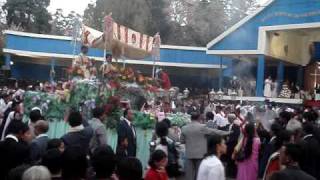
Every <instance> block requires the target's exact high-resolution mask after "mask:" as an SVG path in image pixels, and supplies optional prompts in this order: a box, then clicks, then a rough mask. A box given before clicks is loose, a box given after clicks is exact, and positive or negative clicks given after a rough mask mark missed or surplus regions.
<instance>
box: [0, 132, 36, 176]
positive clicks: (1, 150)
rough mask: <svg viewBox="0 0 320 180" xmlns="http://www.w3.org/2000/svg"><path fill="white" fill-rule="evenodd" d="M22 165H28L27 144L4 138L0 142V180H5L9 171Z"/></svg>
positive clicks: (28, 150) (28, 153) (28, 151)
mask: <svg viewBox="0 0 320 180" xmlns="http://www.w3.org/2000/svg"><path fill="white" fill-rule="evenodd" d="M24 163H30V148H29V146H28V145H27V143H24V142H16V141H15V140H14V139H12V138H6V139H5V140H4V141H1V142H0V179H5V177H6V176H7V175H8V173H9V171H10V170H11V169H13V168H15V167H17V166H19V165H22V164H24Z"/></svg>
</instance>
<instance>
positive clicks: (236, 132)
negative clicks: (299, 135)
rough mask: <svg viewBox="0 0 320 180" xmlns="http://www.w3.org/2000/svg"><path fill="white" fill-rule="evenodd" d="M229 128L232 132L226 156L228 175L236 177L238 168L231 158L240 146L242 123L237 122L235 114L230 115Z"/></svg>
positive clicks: (228, 140)
mask: <svg viewBox="0 0 320 180" xmlns="http://www.w3.org/2000/svg"><path fill="white" fill-rule="evenodd" d="M227 118H228V121H229V123H230V124H229V126H228V129H229V131H230V132H231V133H230V135H229V137H228V139H227V143H226V144H227V154H226V161H227V168H226V170H227V175H228V176H229V177H233V178H235V177H236V174H237V166H236V164H235V162H234V160H233V159H232V158H231V157H232V153H233V151H234V148H235V147H236V145H237V144H238V139H239V136H240V124H241V122H240V121H237V116H236V115H235V114H229V115H228V117H227Z"/></svg>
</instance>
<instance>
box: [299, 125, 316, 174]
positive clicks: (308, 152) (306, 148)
mask: <svg viewBox="0 0 320 180" xmlns="http://www.w3.org/2000/svg"><path fill="white" fill-rule="evenodd" d="M315 128H316V127H315V126H314V125H313V124H312V123H311V122H306V123H304V124H303V131H304V133H305V136H304V137H303V138H302V141H301V142H300V143H299V144H300V145H301V147H302V150H303V154H302V158H301V159H300V167H301V169H302V170H303V171H305V172H307V173H308V174H310V175H312V176H314V177H315V178H317V179H320V171H319V167H320V144H319V141H318V140H317V138H316V137H315V136H314V129H315Z"/></svg>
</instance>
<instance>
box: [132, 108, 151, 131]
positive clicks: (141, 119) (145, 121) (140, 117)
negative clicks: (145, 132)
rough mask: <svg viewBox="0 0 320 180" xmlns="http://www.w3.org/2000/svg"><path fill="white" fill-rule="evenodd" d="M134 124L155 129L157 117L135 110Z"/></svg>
mask: <svg viewBox="0 0 320 180" xmlns="http://www.w3.org/2000/svg"><path fill="white" fill-rule="evenodd" d="M133 124H134V125H135V126H137V127H140V128H142V129H153V128H154V126H155V119H154V118H152V117H151V115H150V114H145V113H142V112H140V111H135V112H134V121H133Z"/></svg>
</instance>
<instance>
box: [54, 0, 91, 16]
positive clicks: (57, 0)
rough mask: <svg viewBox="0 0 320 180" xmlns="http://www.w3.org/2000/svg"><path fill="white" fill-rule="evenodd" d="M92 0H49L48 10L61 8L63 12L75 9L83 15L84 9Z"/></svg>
mask: <svg viewBox="0 0 320 180" xmlns="http://www.w3.org/2000/svg"><path fill="white" fill-rule="evenodd" d="M92 1H93V0H51V1H50V6H49V12H52V13H54V12H55V10H56V9H59V8H61V9H62V10H63V12H64V13H69V12H70V11H75V12H76V13H78V14H81V15H83V12H84V10H85V9H86V7H87V6H88V4H89V3H90V2H92Z"/></svg>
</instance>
